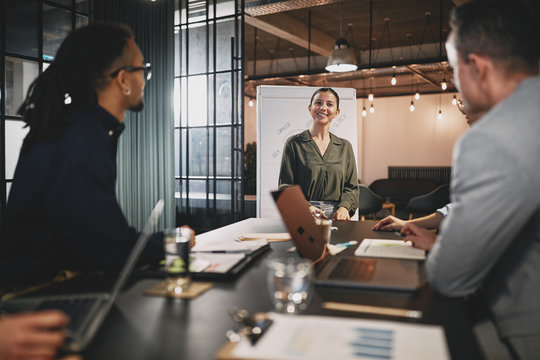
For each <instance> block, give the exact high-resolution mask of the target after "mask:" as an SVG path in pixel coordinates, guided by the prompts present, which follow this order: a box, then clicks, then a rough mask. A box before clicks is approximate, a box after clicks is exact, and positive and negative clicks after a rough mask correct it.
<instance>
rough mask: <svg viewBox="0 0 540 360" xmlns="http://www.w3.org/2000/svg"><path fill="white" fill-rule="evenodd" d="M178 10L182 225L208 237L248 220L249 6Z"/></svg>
mask: <svg viewBox="0 0 540 360" xmlns="http://www.w3.org/2000/svg"><path fill="white" fill-rule="evenodd" d="M175 6H176V11H175V30H174V31H175V86H174V118H175V128H174V135H175V196H176V206H177V224H179V225H180V224H184V223H187V224H190V225H191V226H192V227H194V228H195V230H196V231H197V232H202V231H206V230H210V229H213V228H216V227H219V226H223V225H226V224H229V223H232V222H234V221H238V220H240V219H241V218H242V217H243V214H244V199H243V198H244V194H243V187H242V175H243V174H242V172H243V156H242V155H243V150H242V149H243V142H244V140H243V85H242V84H243V71H242V57H243V56H242V55H243V43H242V38H243V36H242V34H243V1H238V0H236V1H234V0H206V1H201V0H176V4H175Z"/></svg>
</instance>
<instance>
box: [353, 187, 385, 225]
mask: <svg viewBox="0 0 540 360" xmlns="http://www.w3.org/2000/svg"><path fill="white" fill-rule="evenodd" d="M359 190H360V196H359V199H358V216H360V219H361V220H362V221H364V220H365V219H366V218H365V216H366V215H369V214H371V215H372V217H373V220H376V219H377V218H376V217H375V213H376V212H377V211H379V210H381V209H382V205H383V203H384V200H383V198H382V197H380V196H379V195H377V194H375V193H374V192H373V191H371V190H370V189H369V188H368V187H367V186H366V185H362V184H360V185H359Z"/></svg>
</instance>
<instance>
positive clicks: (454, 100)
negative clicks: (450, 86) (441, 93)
mask: <svg viewBox="0 0 540 360" xmlns="http://www.w3.org/2000/svg"><path fill="white" fill-rule="evenodd" d="M452 105H454V106H456V105H457V98H456V95H454V97H453V98H452Z"/></svg>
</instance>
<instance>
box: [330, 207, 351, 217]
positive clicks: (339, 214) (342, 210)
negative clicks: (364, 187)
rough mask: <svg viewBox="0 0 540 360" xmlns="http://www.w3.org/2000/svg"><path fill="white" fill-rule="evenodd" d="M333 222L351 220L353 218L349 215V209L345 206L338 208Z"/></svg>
mask: <svg viewBox="0 0 540 360" xmlns="http://www.w3.org/2000/svg"><path fill="white" fill-rule="evenodd" d="M332 219H333V220H351V216H350V215H349V210H347V208H344V207H343V206H340V207H338V209H337V210H336V212H335V214H334V217H333V218H332Z"/></svg>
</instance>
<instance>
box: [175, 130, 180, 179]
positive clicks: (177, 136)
mask: <svg viewBox="0 0 540 360" xmlns="http://www.w3.org/2000/svg"><path fill="white" fill-rule="evenodd" d="M174 176H176V177H179V176H180V129H174Z"/></svg>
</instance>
